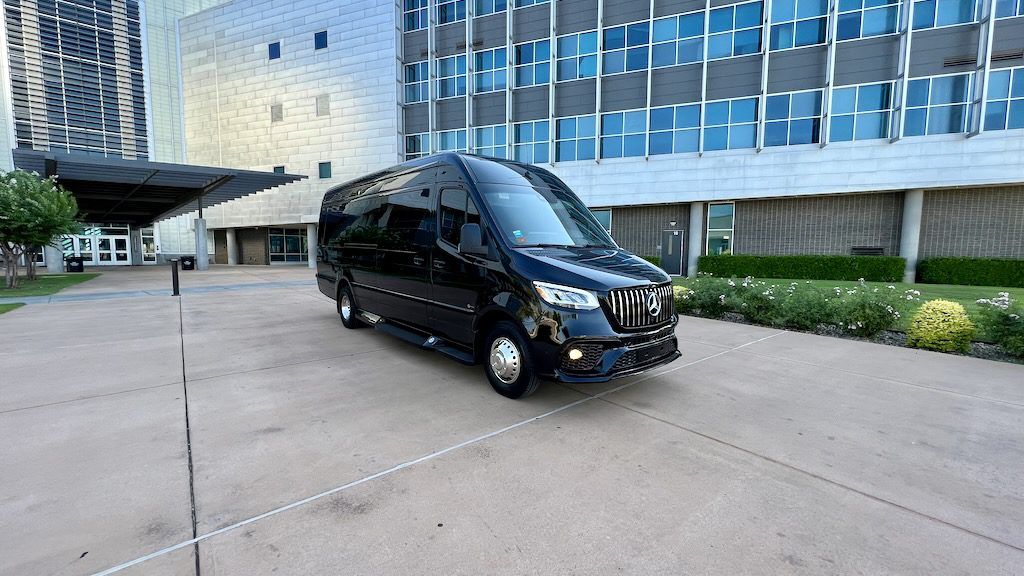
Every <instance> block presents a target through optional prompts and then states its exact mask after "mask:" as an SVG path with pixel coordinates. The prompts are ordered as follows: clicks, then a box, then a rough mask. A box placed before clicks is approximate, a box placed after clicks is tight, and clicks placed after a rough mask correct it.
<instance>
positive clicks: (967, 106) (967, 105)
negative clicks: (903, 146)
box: [900, 72, 984, 138]
mask: <svg viewBox="0 0 1024 576" xmlns="http://www.w3.org/2000/svg"><path fill="white" fill-rule="evenodd" d="M955 76H964V77H966V78H967V94H966V96H965V98H964V100H963V101H958V102H955V103H952V104H948V103H943V104H932V86H933V85H934V80H935V79H936V78H951V77H955ZM974 76H975V74H974V73H973V72H954V73H950V74H935V75H933V76H918V77H915V78H908V79H907V80H906V83H907V85H906V87H905V88H904V90H906V91H907V93H908V94H909V91H910V84H911V83H913V82H914V81H916V80H928V102H927V104H925V105H924V106H916V105H912V104H910V102H909V101H908V102H907V104H906V106H905V107H904V108H903V111H902V113H903V133H902V134H901V135H900V136H901V137H903V138H917V137H920V136H938V135H941V134H964V133H966V132H967V131H968V130H969V129H970V125H971V114H972V113H973V110H972V109H973V106H972V105H971V104H972V100H973V97H974V89H975V84H974ZM954 106H963V107H964V117H963V122H962V123H961V126H960V130H959V131H956V132H938V133H935V134H931V133H929V132H928V126H929V121H930V120H931V117H932V109H933V108H952V107H954ZM921 109H924V110H925V117H924V133H923V134H907V125H908V123H907V115H908V113H909V112H910V111H912V110H921ZM982 120H984V119H982Z"/></svg>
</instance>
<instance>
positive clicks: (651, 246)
mask: <svg viewBox="0 0 1024 576" xmlns="http://www.w3.org/2000/svg"><path fill="white" fill-rule="evenodd" d="M672 220H675V221H676V228H678V229H680V230H685V229H686V227H687V225H688V224H689V221H690V206H689V205H688V204H661V205H657V206H635V207H631V208H615V209H613V210H612V238H615V242H617V243H618V244H619V246H622V247H623V248H625V249H626V250H629V251H630V252H633V253H634V254H638V255H640V256H660V255H661V232H662V230H669V229H671V228H672V227H671V226H670V225H669V222H671V221H672ZM683 249H684V250H685V249H686V247H685V246H684V247H683Z"/></svg>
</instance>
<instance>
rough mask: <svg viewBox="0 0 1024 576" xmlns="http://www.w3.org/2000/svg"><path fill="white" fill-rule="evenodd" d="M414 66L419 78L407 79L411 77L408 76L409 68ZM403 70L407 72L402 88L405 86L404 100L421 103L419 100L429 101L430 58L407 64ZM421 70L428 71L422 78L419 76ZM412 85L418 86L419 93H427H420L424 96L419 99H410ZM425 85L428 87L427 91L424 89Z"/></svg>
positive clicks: (406, 102)
mask: <svg viewBox="0 0 1024 576" xmlns="http://www.w3.org/2000/svg"><path fill="white" fill-rule="evenodd" d="M413 67H415V69H416V77H417V79H416V80H414V81H412V82H410V81H408V80H407V78H408V77H409V76H408V75H409V70H410V69H411V68H413ZM402 70H403V72H404V73H405V74H404V75H403V76H402V88H403V90H402V102H403V103H404V104H416V103H419V102H427V101H429V100H430V61H429V60H420V61H419V62H412V63H409V64H406V65H405V66H404V67H403V69H402ZM421 72H425V73H426V77H425V78H422V79H421V78H420V77H419V76H420V73H421ZM412 86H415V87H416V90H417V93H421V92H425V94H418V95H420V96H423V98H421V99H417V100H409V99H408V96H409V88H410V87H412ZM424 87H425V88H426V90H425V91H424V90H423V88H424Z"/></svg>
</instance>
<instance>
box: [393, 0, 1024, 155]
mask: <svg viewBox="0 0 1024 576" xmlns="http://www.w3.org/2000/svg"><path fill="white" fill-rule="evenodd" d="M979 1H980V0H904V1H903V2H901V0H836V2H835V3H834V4H832V3H831V2H830V0H773V2H771V3H770V4H769V3H765V2H764V1H763V0H755V1H750V0H747V1H741V2H737V3H735V4H729V5H724V6H711V5H709V6H708V7H706V8H705V9H697V10H691V11H689V12H683V13H679V14H669V15H657V16H655V15H653V14H652V15H651V16H650V17H649V18H647V19H645V20H640V21H634V22H626V23H621V24H620V23H616V24H615V25H611V26H605V27H602V28H598V29H591V30H582V31H579V32H573V33H570V34H563V35H561V36H553V35H552V36H549V37H546V38H545V37H541V38H539V39H536V40H532V41H529V42H520V43H518V44H514V45H512V46H511V49H512V53H511V54H509V53H508V52H507V50H508V48H507V47H506V45H503V44H497V45H496V46H495V47H494V48H490V49H487V50H479V51H475V52H473V53H472V58H473V60H472V64H473V72H472V74H471V75H472V76H473V78H472V81H473V86H472V87H473V89H474V92H475V93H487V92H504V91H510V92H513V94H517V93H518V94H522V95H523V96H524V97H523V98H518V97H516V96H513V97H512V100H511V102H512V103H513V107H514V109H515V110H517V112H516V113H515V114H513V117H516V118H514V119H512V118H510V120H509V121H507V123H506V124H501V125H493V126H482V127H481V126H471V127H470V130H472V132H471V134H472V136H473V140H472V141H473V146H472V148H473V149H474V151H476V152H478V153H482V154H487V155H496V156H501V155H504V156H505V157H508V158H514V159H517V160H522V161H526V162H534V163H548V162H552V163H553V162H573V161H580V160H601V159H610V158H629V157H650V156H663V155H671V154H692V153H700V154H703V153H707V152H717V151H725V150H741V149H760V148H762V147H766V148H771V147H785V146H794V145H806V144H822V143H826V144H827V143H829V142H847V141H856V140H884V139H890V138H893V139H898V138H901V137H904V136H921V135H930V134H948V133H967V132H968V131H970V130H972V129H973V128H976V127H977V125H978V123H977V122H973V123H972V118H971V117H970V114H971V113H972V110H971V98H972V97H974V95H973V77H974V73H963V74H952V75H938V76H933V77H918V78H908V79H907V80H906V84H905V90H904V92H905V93H906V94H907V100H906V106H905V108H903V112H902V118H899V117H897V116H896V114H897V111H898V110H899V109H900V102H899V99H898V98H896V95H897V94H898V92H899V91H900V89H901V87H900V86H899V85H900V84H901V83H902V81H900V80H896V81H889V82H878V83H871V84H863V85H835V86H834V88H832V89H831V90H830V91H829V99H828V101H827V100H826V98H825V91H826V90H825V89H824V88H818V89H814V90H803V91H798V92H789V93H775V94H767V95H766V96H765V97H764V100H763V101H762V100H761V97H760V96H759V95H758V90H757V88H756V84H754V82H747V83H746V84H743V87H742V88H740V87H738V86H737V87H733V88H736V89H735V90H732V89H730V90H727V91H725V92H734V93H739V94H744V93H745V94H747V95H745V96H739V97H733V98H729V99H717V98H716V99H713V100H705V101H703V102H701V101H699V96H696V97H695V95H694V94H693V92H695V91H696V87H697V86H699V87H700V88H701V90H702V91H703V92H704V93H706V94H710V93H711V92H712V85H711V81H710V80H709V81H708V83H707V84H706V85H702V84H701V81H700V78H699V76H698V77H697V78H696V79H695V78H693V76H692V71H693V70H697V69H698V68H694V67H687V68H683V69H680V70H664V71H662V70H663V69H666V68H670V67H683V66H687V65H690V64H695V63H696V64H699V63H701V62H702V61H704V60H705V59H706V60H708V61H715V60H724V59H732V58H737V57H743V56H748V55H760V54H764V53H765V52H766V51H772V52H776V51H785V50H796V49H799V48H804V47H813V46H823V45H825V44H826V42H827V38H828V34H829V29H830V26H831V25H832V22H831V16H830V9H832V8H834V9H835V12H836V15H837V20H836V21H835V23H834V24H835V30H836V39H835V41H836V42H837V43H838V42H843V41H846V40H854V39H859V38H868V37H872V36H879V35H886V34H895V33H896V32H897V30H898V25H899V16H900V14H901V12H900V11H901V9H905V8H906V6H907V4H908V2H914V7H915V10H917V13H916V14H917V15H916V16H915V18H914V20H913V24H914V27H915V28H928V27H939V26H949V25H954V24H956V23H959V22H971V21H975V20H976V19H977V18H978V15H979V12H980V11H979V9H978V2H979ZM474 2H475V7H476V8H477V9H478V10H480V11H481V12H482V13H490V12H495V11H500V10H507V9H509V8H520V7H522V6H520V4H518V3H515V2H512V3H508V2H500V1H497V0H474ZM995 2H996V3H995V5H994V9H995V10H996V15H997V17H1000V18H1007V17H1009V16H1010V15H1011V14H1012V15H1016V14H1017V13H1018V12H1019V11H1020V7H1021V6H1022V5H1024V0H995ZM443 3H444V4H451V2H443ZM510 4H511V6H510ZM765 10H767V12H765ZM536 12H537V14H543V15H545V16H546V13H544V12H542V11H536ZM492 21H493V20H492ZM556 28H557V27H556ZM486 34H491V32H487V33H485V35H486ZM517 34H518V33H517ZM494 40H495V39H493V38H492V39H490V40H487V41H486V42H488V43H491V45H492V46H494V45H495V44H493V43H492V42H494ZM463 47H464V46H463ZM844 50H847V49H846V48H844ZM824 53H825V52H824V51H822V52H821V54H822V55H824ZM803 54H808V55H813V54H815V52H814V51H811V52H805V53H803ZM869 56H871V57H875V56H877V55H871V54H869ZM892 56H893V57H894V58H895V57H896V56H898V54H896V53H893V54H892ZM464 58H465V56H464V55H462V54H458V53H456V54H455V55H453V56H448V57H445V58H439V59H437V60H434V62H435V65H436V66H437V68H436V70H437V83H438V87H437V91H436V93H435V94H434V95H433V96H434V97H435V98H436V99H442V98H454V97H462V96H464V94H465V93H466V89H465V76H466V74H467V72H466V67H465V60H464ZM790 58H800V59H803V56H796V55H794V56H792V57H790ZM750 62H754V60H753V59H750V58H747V59H745V60H744V61H743V64H742V65H740V64H739V63H737V67H736V68H735V69H736V70H740V69H743V70H747V72H745V73H746V74H749V73H750V72H749V70H750V67H749V64H750ZM773 62H774V60H773ZM715 66H716V68H717V70H725V68H724V67H722V66H721V65H719V64H716V65H715ZM740 66H742V68H741V67H740ZM552 67H554V70H552ZM509 68H511V69H509ZM649 69H658V72H657V73H656V74H652V75H651V76H650V77H649V78H648V80H647V82H648V85H649V86H650V90H651V94H649V95H648V98H647V101H648V102H649V103H650V104H648V106H647V107H643V108H636V106H638V105H639V106H643V104H637V101H638V100H640V99H639V98H636V97H627V95H626V88H622V87H620V86H623V87H624V86H626V85H627V84H629V83H631V82H634V78H635V79H636V80H635V82H636V83H635V84H630V88H629V90H635V89H637V88H639V89H640V90H643V88H642V87H640V82H641V78H642V77H641V76H640V75H634V76H633V77H629V78H624V79H621V80H615V81H614V82H615V83H614V84H613V83H612V81H609V82H608V83H606V84H604V85H603V88H602V89H601V90H602V94H601V96H600V98H598V97H597V96H596V94H595V93H594V92H593V90H591V91H590V92H586V91H584V92H583V93H581V94H577V93H576V92H562V91H563V90H566V91H568V90H570V88H569V86H565V87H564V88H563V87H562V84H563V83H573V82H577V84H575V86H576V87H577V88H573V89H572V90H581V89H583V90H586V88H587V87H589V86H594V84H593V82H591V83H582V82H579V81H580V80H583V79H592V78H598V77H607V76H615V75H619V74H629V73H631V72H636V71H646V70H649ZM717 70H716V73H717V74H721V73H722V72H719V71H717ZM427 71H428V68H427V64H426V63H424V62H418V63H414V64H407V65H405V78H404V86H403V89H404V91H405V101H406V102H407V103H409V102H420V101H424V100H427V99H429V96H430V95H429V94H428V90H426V87H427V84H426V83H427V82H429V81H430V80H429V78H428V74H427ZM770 73H771V72H770ZM809 73H812V72H810V71H809ZM551 74H554V75H555V76H554V78H552V76H551ZM990 75H991V86H992V92H991V94H990V95H989V97H988V101H987V102H986V106H987V109H986V112H985V118H984V119H983V121H982V122H981V125H982V129H984V130H1006V129H1013V128H1018V127H1020V123H1021V122H1024V116H1022V115H1024V110H1022V108H1021V107H1022V106H1024V103H1022V99H1024V97H1022V96H1021V93H1020V90H1017V87H1021V90H1024V84H1020V83H1018V80H1017V78H1018V76H1020V77H1021V78H1022V79H1021V80H1020V82H1024V73H1021V74H1017V73H1016V72H1014V71H1011V70H1009V69H1004V70H994V71H992V72H991V73H990ZM510 76H511V78H510ZM748 80H749V79H748ZM666 82H667V83H668V84H666ZM673 82H675V83H678V89H679V90H680V91H687V90H688V92H686V93H685V95H683V94H682V93H680V98H679V99H686V100H689V101H688V102H685V103H673V104H672V105H664V104H657V102H666V101H668V102H671V101H672V100H673V99H675V98H676V95H675V94H673V93H671V92H672V91H673V90H676V89H677V88H676V85H675V84H672V83H673ZM721 82H722V79H721V78H718V79H716V80H715V83H716V84H715V86H714V91H716V92H718V93H722V92H723V89H722V85H721ZM549 83H557V84H558V85H559V86H558V88H556V96H555V100H554V102H555V104H554V105H555V113H554V114H552V113H551V111H550V109H545V110H541V108H542V104H541V102H542V101H543V100H542V99H544V97H543V96H541V92H539V91H533V92H521V93H520V92H518V90H517V89H519V88H528V87H533V86H546V85H548V84H549ZM821 83H822V84H824V83H825V81H824V79H823V80H822V82H821ZM597 86H601V84H600V83H598V84H597ZM666 87H668V88H667V90H668V91H667V92H666ZM527 94H529V96H526V95H527ZM561 94H572V96H571V98H573V99H575V101H568V100H564V98H565V96H562V95H561ZM548 97H550V95H549V96H548ZM694 100H696V101H694ZM640 101H642V100H640ZM627 102H628V103H627ZM476 105H477V104H472V103H469V104H468V105H467V110H469V111H470V113H474V112H473V108H472V107H473V106H476ZM591 106H592V107H593V109H594V110H595V113H593V114H587V113H583V114H579V113H578V112H579V111H580V108H581V107H582V108H583V109H584V111H585V109H586V108H588V107H591ZM524 108H525V109H527V110H528V112H526V111H522V110H523V109H524ZM535 108H536V109H535ZM597 108H601V109H602V110H604V112H602V113H597ZM623 108H625V109H623ZM826 108H827V109H826ZM562 109H567V110H566V111H567V112H576V114H571V113H570V114H567V115H565V116H561V115H560V110H562ZM436 112H437V110H435V113H436ZM762 115H763V117H762ZM518 117H525V118H538V120H534V121H529V122H516V121H515V120H518ZM897 120H899V122H897ZM490 121H491V122H493V121H494V120H490ZM826 122H827V130H826V129H825V128H826V125H825V123H826ZM896 126H899V127H900V128H901V130H902V131H901V132H900V133H896V134H894V133H892V131H893V130H897V128H896ZM465 132H466V131H465V130H460V131H454V130H449V131H448V132H446V133H435V134H434V136H433V137H434V138H435V139H434V146H432V147H427V146H424V144H425V143H427V142H428V140H426V139H425V137H422V136H421V135H413V136H407V137H406V157H407V158H414V157H417V156H419V155H422V154H425V153H427V152H428V150H427V149H428V148H430V151H433V152H438V151H444V150H464V149H466V147H467V143H466V138H465ZM459 134H461V136H459ZM823 139H824V142H823Z"/></svg>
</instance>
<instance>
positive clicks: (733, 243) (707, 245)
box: [704, 202, 736, 256]
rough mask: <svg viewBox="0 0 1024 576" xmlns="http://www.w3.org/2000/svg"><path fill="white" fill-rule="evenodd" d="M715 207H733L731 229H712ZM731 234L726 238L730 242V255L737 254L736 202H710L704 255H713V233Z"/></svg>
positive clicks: (705, 227) (705, 226) (705, 231)
mask: <svg viewBox="0 0 1024 576" xmlns="http://www.w3.org/2000/svg"><path fill="white" fill-rule="evenodd" d="M713 206H732V215H731V224H732V227H730V228H712V227H711V208H712V207H713ZM726 231H728V232H729V237H728V238H725V239H726V240H728V241H729V252H728V254H735V253H736V238H735V236H736V202H709V203H708V215H707V221H706V222H705V224H704V254H707V255H709V256H710V255H711V250H710V249H711V233H712V232H726Z"/></svg>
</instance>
